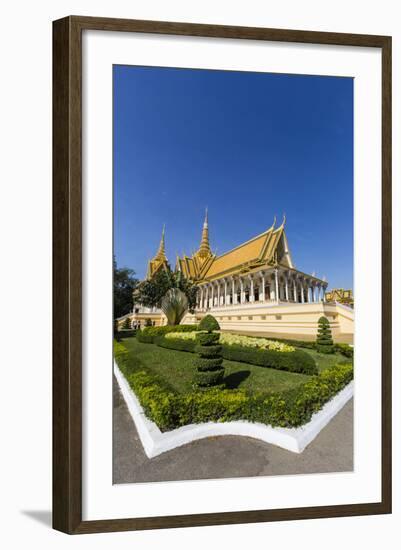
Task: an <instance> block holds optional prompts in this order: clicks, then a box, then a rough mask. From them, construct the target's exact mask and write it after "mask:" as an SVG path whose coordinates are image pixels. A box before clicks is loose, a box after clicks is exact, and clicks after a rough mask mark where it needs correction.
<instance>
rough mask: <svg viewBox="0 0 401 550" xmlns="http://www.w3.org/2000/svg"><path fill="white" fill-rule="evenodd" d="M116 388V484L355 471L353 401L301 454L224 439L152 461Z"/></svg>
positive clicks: (205, 441) (180, 449) (253, 441)
mask: <svg viewBox="0 0 401 550" xmlns="http://www.w3.org/2000/svg"><path fill="white" fill-rule="evenodd" d="M113 383H114V386H113V392H114V393H113V396H114V421H113V424H114V441H113V458H114V460H113V481H114V483H135V482H138V483H141V482H142V483H143V482H149V481H176V480H189V479H217V478H235V477H252V476H269V475H291V474H310V473H327V472H349V471H352V469H353V401H352V400H351V401H349V402H348V403H347V404H346V405H345V407H344V408H343V409H342V410H341V411H340V412H339V413H338V414H337V416H336V417H335V418H333V420H332V421H331V422H330V423H329V424H328V426H326V428H324V429H323V430H322V431H321V432H320V434H319V435H318V436H317V438H316V439H315V440H314V441H313V442H312V443H311V444H310V445H309V446H308V447H307V448H306V449H305V450H304V451H303V453H301V454H295V453H291V452H290V451H286V450H284V449H280V448H279V447H275V446H274V445H269V444H268V443H263V442H262V441H258V440H256V439H251V438H246V437H237V436H221V437H210V438H207V439H202V440H199V441H194V442H193V443H189V444H188V445H184V446H182V447H178V448H177V449H173V450H172V451H168V452H166V453H163V454H161V455H159V456H157V457H155V458H152V459H149V458H148V457H147V456H146V455H145V452H144V450H143V448H142V444H141V441H140V439H139V436H138V433H137V431H136V428H135V424H134V422H133V420H132V418H131V415H130V414H129V412H128V409H127V407H126V405H125V402H124V399H123V398H122V396H121V393H120V390H119V388H118V385H117V382H116V380H115V379H114V382H113Z"/></svg>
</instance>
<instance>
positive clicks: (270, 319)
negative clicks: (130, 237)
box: [120, 211, 354, 342]
mask: <svg viewBox="0 0 401 550" xmlns="http://www.w3.org/2000/svg"><path fill="white" fill-rule="evenodd" d="M161 269H170V267H169V263H168V260H167V256H166V253H165V229H164V228H163V232H162V237H161V241H160V245H159V248H158V251H157V253H156V255H155V256H154V258H153V259H151V260H150V261H149V263H148V270H147V278H148V279H150V278H152V277H153V276H154V275H155V274H156V273H157V272H158V271H159V270H161ZM175 269H176V270H177V271H180V272H181V273H182V274H183V276H184V277H185V278H187V279H190V280H191V281H193V282H194V283H195V284H196V285H197V286H198V295H197V307H196V310H195V312H194V313H187V315H186V316H185V318H184V320H183V322H184V323H197V322H199V320H200V319H201V318H202V317H203V316H204V315H205V314H206V313H207V312H210V313H212V314H213V315H214V316H215V317H216V319H217V320H218V322H219V323H220V326H221V328H222V329H223V330H232V331H236V332H244V333H246V332H248V333H252V334H260V335H265V334H266V335H273V336H274V335H275V336H277V337H279V336H282V337H283V338H285V337H292V338H315V336H316V330H317V322H318V319H319V317H321V316H322V315H325V316H326V317H327V318H328V319H329V321H330V324H331V328H332V331H333V335H334V336H335V337H336V339H337V341H347V342H352V338H353V330H354V329H353V325H354V312H353V310H352V309H351V308H350V307H347V306H345V305H343V304H339V303H338V302H329V301H327V299H326V289H327V285H328V282H327V281H326V280H324V279H320V278H318V277H316V276H315V275H314V274H308V273H304V272H302V271H299V270H298V269H296V267H295V265H294V262H293V259H292V255H291V252H290V248H289V245H288V240H287V236H286V233H285V219H284V220H283V222H282V223H281V225H279V226H277V227H276V220H274V222H273V224H272V225H271V227H269V228H268V229H266V231H264V232H263V233H261V234H260V235H257V236H256V237H253V238H251V239H250V240H248V241H246V242H244V243H243V244H240V245H239V246H236V247H235V248H233V249H232V250H229V251H228V252H225V253H224V254H221V255H217V254H215V253H213V251H212V249H211V247H210V242H209V225H208V217H207V211H206V216H205V220H204V223H203V229H202V236H201V241H200V245H199V248H198V250H197V251H196V252H195V253H194V254H192V255H191V256H186V255H183V256H182V257H177V260H176V265H175ZM126 317H127V316H125V317H124V318H122V319H121V320H120V321H121V323H122V322H123V321H124V319H125V318H126ZM129 318H130V319H131V321H132V326H134V327H139V328H142V327H143V326H145V325H148V324H152V325H160V324H164V323H165V319H164V316H163V314H162V312H161V310H158V309H155V308H153V309H149V308H144V307H142V306H140V305H136V306H134V311H133V313H132V314H130V315H129Z"/></svg>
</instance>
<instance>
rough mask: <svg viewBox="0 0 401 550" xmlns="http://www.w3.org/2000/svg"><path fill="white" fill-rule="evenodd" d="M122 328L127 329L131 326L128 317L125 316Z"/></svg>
mask: <svg viewBox="0 0 401 550" xmlns="http://www.w3.org/2000/svg"><path fill="white" fill-rule="evenodd" d="M122 328H123V329H125V330H129V329H130V328H132V327H131V319H130V318H129V317H126V318H125V321H124V324H123V326H122Z"/></svg>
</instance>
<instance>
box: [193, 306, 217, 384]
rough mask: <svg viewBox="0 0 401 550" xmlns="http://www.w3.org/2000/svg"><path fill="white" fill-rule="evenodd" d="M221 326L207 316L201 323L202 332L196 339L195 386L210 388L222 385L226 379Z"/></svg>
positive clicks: (211, 317)
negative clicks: (219, 332)
mask: <svg viewBox="0 0 401 550" xmlns="http://www.w3.org/2000/svg"><path fill="white" fill-rule="evenodd" d="M219 329H220V325H219V323H218V322H217V321H216V319H215V318H214V317H213V316H212V315H206V317H204V318H203V319H202V321H201V322H200V323H199V330H201V331H205V332H200V333H199V334H198V335H197V337H196V342H197V345H196V347H195V351H196V353H197V354H198V356H197V357H196V359H195V361H194V365H195V367H196V373H195V381H194V382H195V386H197V387H199V388H208V387H211V386H217V385H219V384H221V382H222V380H223V377H224V367H223V357H222V347H221V345H220V344H219V339H220V334H218V333H217V332H213V331H214V330H219Z"/></svg>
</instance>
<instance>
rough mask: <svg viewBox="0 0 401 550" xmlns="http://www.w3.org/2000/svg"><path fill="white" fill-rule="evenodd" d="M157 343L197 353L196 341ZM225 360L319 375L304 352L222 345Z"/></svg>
mask: <svg viewBox="0 0 401 550" xmlns="http://www.w3.org/2000/svg"><path fill="white" fill-rule="evenodd" d="M155 343H156V344H157V345H158V346H160V347H163V348H168V349H176V350H179V351H188V352H192V353H194V352H195V349H196V346H197V342H196V341H195V340H183V339H180V338H163V337H160V338H157V339H156V340H155ZM222 354H223V358H224V359H226V360H227V361H238V362H239V363H249V364H250V365H258V366H260V367H267V368H271V369H278V370H285V371H289V372H295V373H301V374H310V375H313V374H318V368H317V366H316V363H315V360H314V359H313V357H312V356H311V355H309V354H308V353H306V352H305V351H302V350H295V351H291V352H285V351H275V350H268V349H257V348H245V347H243V346H227V345H224V344H223V345H222Z"/></svg>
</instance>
